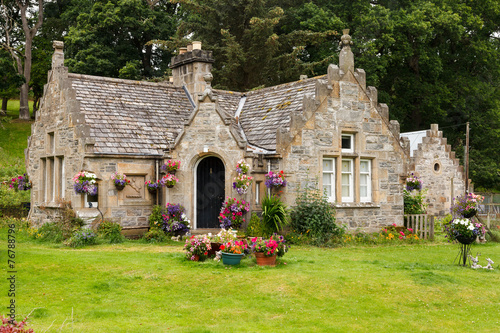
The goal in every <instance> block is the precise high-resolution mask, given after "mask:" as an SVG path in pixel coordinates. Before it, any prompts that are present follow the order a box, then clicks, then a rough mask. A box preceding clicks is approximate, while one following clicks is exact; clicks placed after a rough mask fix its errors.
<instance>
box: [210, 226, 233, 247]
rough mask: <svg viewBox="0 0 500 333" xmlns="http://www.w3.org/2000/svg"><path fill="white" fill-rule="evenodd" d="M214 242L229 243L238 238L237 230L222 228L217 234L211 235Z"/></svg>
mask: <svg viewBox="0 0 500 333" xmlns="http://www.w3.org/2000/svg"><path fill="white" fill-rule="evenodd" d="M211 240H212V242H214V243H221V244H222V243H227V242H230V241H234V240H236V232H232V231H231V230H226V229H221V230H220V231H219V232H218V233H217V235H215V236H212V237H211Z"/></svg>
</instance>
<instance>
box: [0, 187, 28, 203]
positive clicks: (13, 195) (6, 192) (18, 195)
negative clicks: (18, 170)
mask: <svg viewBox="0 0 500 333" xmlns="http://www.w3.org/2000/svg"><path fill="white" fill-rule="evenodd" d="M29 201H30V193H29V191H17V192H16V191H14V190H12V189H11V188H9V187H8V186H7V185H2V184H0V207H19V205H21V204H22V203H23V202H29Z"/></svg>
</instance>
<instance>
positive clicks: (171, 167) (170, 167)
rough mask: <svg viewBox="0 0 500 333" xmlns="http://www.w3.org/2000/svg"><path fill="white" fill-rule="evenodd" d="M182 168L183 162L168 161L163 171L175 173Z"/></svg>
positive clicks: (163, 166) (162, 167)
mask: <svg viewBox="0 0 500 333" xmlns="http://www.w3.org/2000/svg"><path fill="white" fill-rule="evenodd" d="M180 167H181V161H173V160H168V161H167V162H165V164H163V165H162V166H161V169H162V170H163V171H175V170H178V169H179V168H180Z"/></svg>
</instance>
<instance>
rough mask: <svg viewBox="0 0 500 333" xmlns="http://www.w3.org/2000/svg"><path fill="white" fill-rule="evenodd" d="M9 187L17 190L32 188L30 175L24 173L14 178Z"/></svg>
mask: <svg viewBox="0 0 500 333" xmlns="http://www.w3.org/2000/svg"><path fill="white" fill-rule="evenodd" d="M9 187H10V188H11V189H14V190H16V191H28V190H30V189H31V181H30V179H29V177H28V175H27V174H24V175H22V176H17V177H14V178H12V179H11V182H10V184H9Z"/></svg>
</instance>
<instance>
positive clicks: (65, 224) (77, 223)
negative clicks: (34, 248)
mask: <svg viewBox="0 0 500 333" xmlns="http://www.w3.org/2000/svg"><path fill="white" fill-rule="evenodd" d="M42 209H43V208H42ZM59 211H60V216H59V218H58V219H57V220H56V221H54V222H47V223H44V224H42V225H41V226H40V227H39V228H32V230H31V232H30V234H31V236H32V238H34V239H36V240H39V241H44V242H52V243H60V242H62V241H64V240H67V239H68V238H70V237H71V236H72V235H73V233H74V232H75V231H77V230H80V229H81V228H82V226H83V225H84V221H83V220H82V219H81V218H78V217H76V213H75V211H74V210H73V209H72V207H71V203H70V202H65V201H63V202H61V203H60V209H59Z"/></svg>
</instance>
